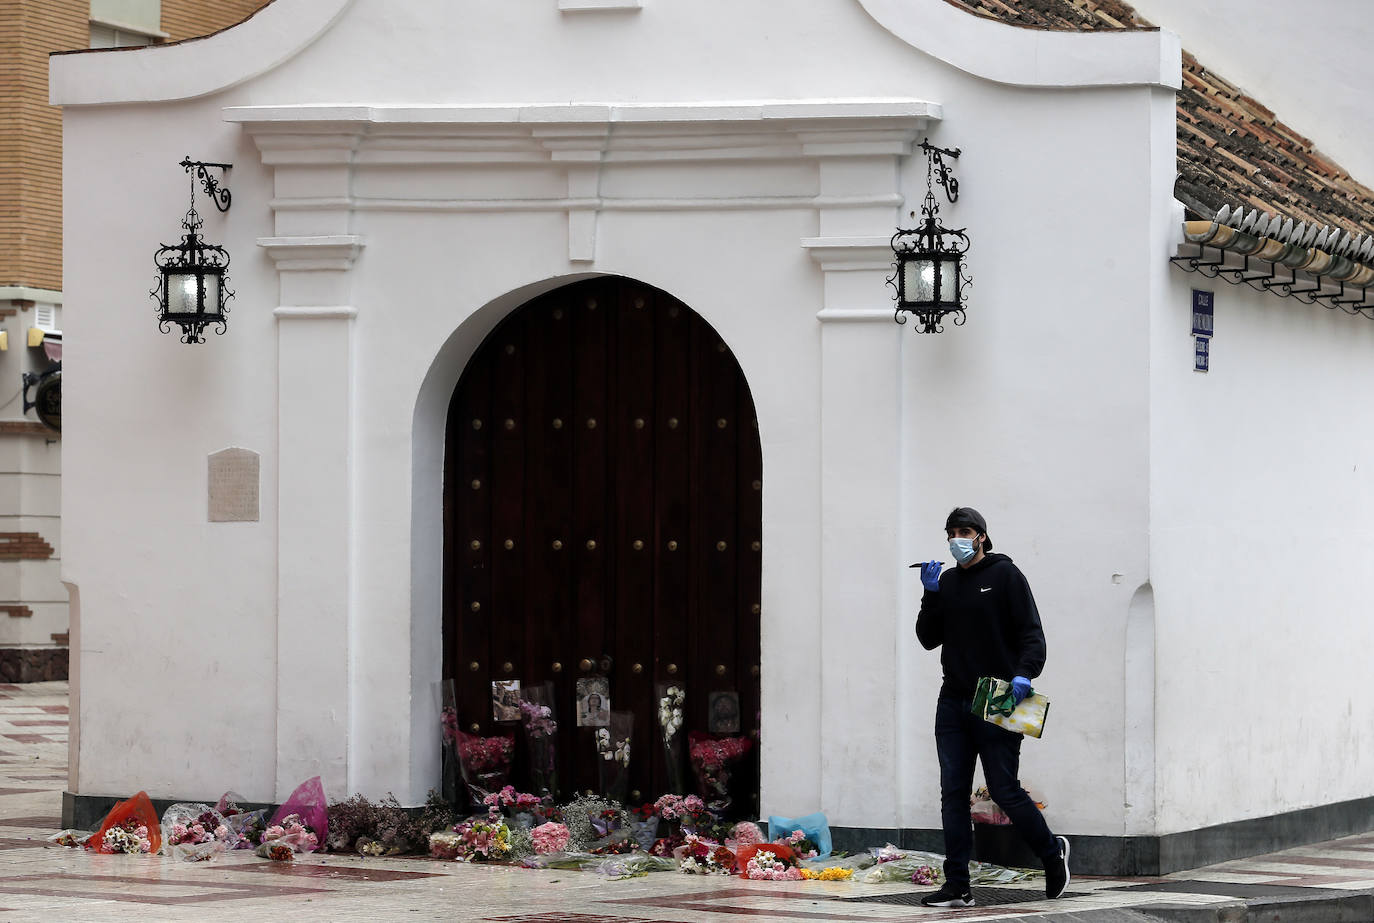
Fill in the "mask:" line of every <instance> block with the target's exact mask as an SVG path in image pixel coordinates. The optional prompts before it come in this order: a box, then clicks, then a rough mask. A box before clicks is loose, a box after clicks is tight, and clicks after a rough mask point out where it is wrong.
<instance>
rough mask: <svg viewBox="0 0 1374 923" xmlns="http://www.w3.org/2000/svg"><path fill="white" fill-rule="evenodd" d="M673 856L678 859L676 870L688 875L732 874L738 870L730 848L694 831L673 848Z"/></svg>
mask: <svg viewBox="0 0 1374 923" xmlns="http://www.w3.org/2000/svg"><path fill="white" fill-rule="evenodd" d="M673 856H674V858H676V859H677V861H678V871H679V872H685V873H686V874H689V875H733V874H735V873H736V872H738V871H739V864H738V862H737V861H736V858H735V853H734V852H733V851H732V850H730V849H729V848H728V847H725V846H722V845H721V844H719V843H715V842H712V841H711V840H707V839H703V838H702V837H699V836H697V835H696V834H694V833H692V834H688V835H687V841H686V842H685V843H684V844H683V845H681V846H679V847H677V848H676V849H675V850H673Z"/></svg>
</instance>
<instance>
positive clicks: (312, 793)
mask: <svg viewBox="0 0 1374 923" xmlns="http://www.w3.org/2000/svg"><path fill="white" fill-rule="evenodd" d="M327 804H328V802H327V801H326V800H325V797H324V785H323V784H322V783H321V782H320V777H319V776H314V777H312V778H309V779H306V780H305V781H304V782H302V783H301V784H300V785H298V786H296V790H295V791H294V792H292V793H291V797H290V798H287V799H286V801H285V802H284V803H283V804H282V806H281V807H279V808H277V811H276V813H275V814H273V815H272V820H271V822H270V823H269V824H268V825H267V829H266V830H264V831H263V834H262V840H261V845H266V844H267V843H268V842H269V841H273V840H280V841H282V844H283V845H287V846H290V847H291V848H292V849H293V850H294V851H295V852H314V851H315V850H316V849H318V848H319V847H320V844H322V843H324V842H325V841H326V839H327V838H328V837H329V809H328V807H327ZM260 852H261V850H260Z"/></svg>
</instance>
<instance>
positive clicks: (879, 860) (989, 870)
mask: <svg viewBox="0 0 1374 923" xmlns="http://www.w3.org/2000/svg"><path fill="white" fill-rule="evenodd" d="M859 859H860V861H859V863H858V867H859V868H867V871H866V872H864V874H863V875H862V876H861V878H860V880H861V881H863V882H866V883H868V884H880V883H882V882H886V881H909V882H913V883H915V884H939V883H940V881H941V880H942V878H943V876H942V875H941V873H940V867H941V866H942V865H943V864H944V861H945V857H944V856H941V855H939V854H938V853H929V852H918V851H915V850H907V849H899V848H897V847H896V846H893V845H892V844H891V843H889V844H887V845H886V846H882V847H874V848H872V849H870V850H869V853H868V855H867V856H862V857H859ZM838 864H841V865H845V866H849V865H851V864H852V863H851V861H849V860H844V861H842V862H841V863H838ZM1031 875H1032V873H1031V872H1028V871H1025V870H1024V869H1009V868H1003V867H1002V866H1000V865H989V864H987V863H984V862H970V863H969V881H970V883H971V884H973V885H978V886H983V885H1002V884H1009V883H1011V882H1016V881H1024V880H1026V879H1027V878H1030V877H1031Z"/></svg>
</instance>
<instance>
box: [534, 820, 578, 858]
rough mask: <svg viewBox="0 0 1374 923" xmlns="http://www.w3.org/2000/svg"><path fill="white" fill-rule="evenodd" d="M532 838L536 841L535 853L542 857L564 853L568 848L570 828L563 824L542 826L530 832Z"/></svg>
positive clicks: (551, 823) (550, 823)
mask: <svg viewBox="0 0 1374 923" xmlns="http://www.w3.org/2000/svg"><path fill="white" fill-rule="evenodd" d="M530 836H531V837H532V838H533V839H534V851H535V852H536V853H538V854H539V855H541V856H544V855H548V854H549V853H554V852H562V851H563V850H564V849H566V848H567V846H568V837H569V834H568V828H567V827H565V826H563V825H562V824H555V823H553V822H549V823H546V824H540V825H539V826H538V827H535V828H534V829H533V830H531V831H530Z"/></svg>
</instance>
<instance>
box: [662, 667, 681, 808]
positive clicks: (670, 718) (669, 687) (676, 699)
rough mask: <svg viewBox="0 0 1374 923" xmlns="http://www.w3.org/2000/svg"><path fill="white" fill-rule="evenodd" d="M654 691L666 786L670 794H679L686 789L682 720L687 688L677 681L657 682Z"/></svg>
mask: <svg viewBox="0 0 1374 923" xmlns="http://www.w3.org/2000/svg"><path fill="white" fill-rule="evenodd" d="M655 691H656V693H657V695H658V730H659V736H660V737H661V738H662V740H663V755H664V758H665V760H666V764H667V767H668V787H669V788H670V789H671V790H672V794H675V795H681V794H683V793H684V792H685V791H686V790H687V784H686V780H685V779H684V777H683V771H682V721H683V715H684V714H685V712H684V711H683V706H684V703H685V702H686V701H687V690H686V689H684V688H683V687H682V686H681V684H678V683H659V684H658V685H657V686H656V687H655Z"/></svg>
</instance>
